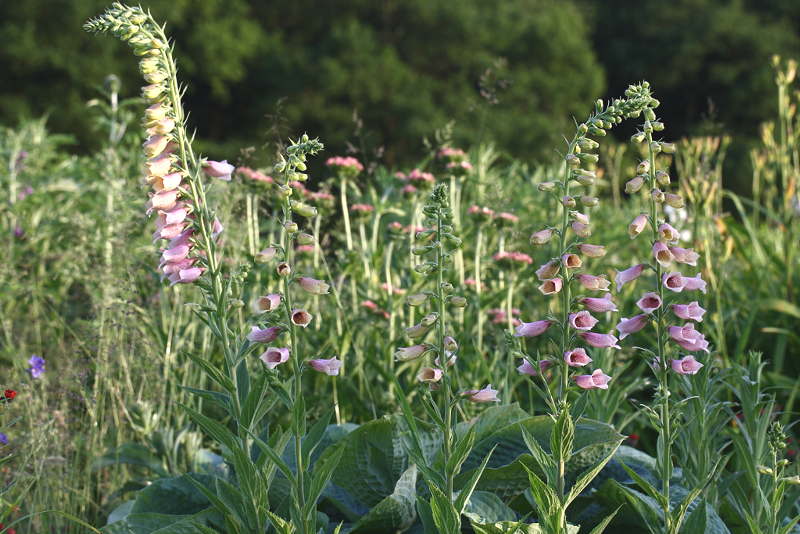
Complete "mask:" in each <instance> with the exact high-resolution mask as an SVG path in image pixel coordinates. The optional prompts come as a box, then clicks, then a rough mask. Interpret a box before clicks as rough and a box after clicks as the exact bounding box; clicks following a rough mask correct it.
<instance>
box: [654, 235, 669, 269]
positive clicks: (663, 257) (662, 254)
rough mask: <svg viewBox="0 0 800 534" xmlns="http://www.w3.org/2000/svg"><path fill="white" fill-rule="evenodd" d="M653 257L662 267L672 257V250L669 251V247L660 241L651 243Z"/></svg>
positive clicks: (667, 264) (665, 265) (667, 263)
mask: <svg viewBox="0 0 800 534" xmlns="http://www.w3.org/2000/svg"><path fill="white" fill-rule="evenodd" d="M653 257H654V258H655V259H656V261H657V262H658V263H660V264H661V266H662V267H668V266H669V264H670V262H671V261H672V260H673V259H674V258H673V257H672V252H670V251H669V247H667V245H665V244H664V243H662V242H661V241H656V242H655V243H653Z"/></svg>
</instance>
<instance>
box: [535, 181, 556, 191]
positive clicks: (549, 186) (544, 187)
mask: <svg viewBox="0 0 800 534" xmlns="http://www.w3.org/2000/svg"><path fill="white" fill-rule="evenodd" d="M538 188H539V191H542V192H546V191H555V188H556V183H555V182H542V183H540V184H539V185H538Z"/></svg>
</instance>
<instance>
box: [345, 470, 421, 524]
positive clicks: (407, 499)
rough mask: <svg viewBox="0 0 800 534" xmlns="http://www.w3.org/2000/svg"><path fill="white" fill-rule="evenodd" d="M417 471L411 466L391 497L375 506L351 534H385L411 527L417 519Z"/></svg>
mask: <svg viewBox="0 0 800 534" xmlns="http://www.w3.org/2000/svg"><path fill="white" fill-rule="evenodd" d="M416 485H417V469H416V466H414V465H411V467H409V468H408V469H406V471H405V473H403V474H402V476H401V477H400V480H398V481H397V484H396V485H395V488H394V491H393V492H392V494H391V495H389V496H388V497H386V498H385V499H383V500H382V501H380V502H379V503H378V504H376V505H375V506H373V507H372V508H371V509H370V511H369V512H367V514H366V515H364V516H363V517H361V518H360V519H359V520H358V521H357V522H356V524H355V525H353V528H352V530H350V534H383V533H385V532H396V531H398V530H400V531H401V530H405V529H407V528H408V527H410V526H411V525H412V524H413V523H414V520H415V519H416V518H417V514H416V508H415V505H416V498H417V490H416Z"/></svg>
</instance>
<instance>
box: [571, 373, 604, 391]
mask: <svg viewBox="0 0 800 534" xmlns="http://www.w3.org/2000/svg"><path fill="white" fill-rule="evenodd" d="M573 380H575V383H576V384H577V385H578V387H579V388H581V389H608V381H609V380H611V377H610V376H608V375H607V374H604V373H603V371H602V370H601V369H596V370H595V371H594V372H593V373H592V374H590V375H578V376H576V377H574V378H573Z"/></svg>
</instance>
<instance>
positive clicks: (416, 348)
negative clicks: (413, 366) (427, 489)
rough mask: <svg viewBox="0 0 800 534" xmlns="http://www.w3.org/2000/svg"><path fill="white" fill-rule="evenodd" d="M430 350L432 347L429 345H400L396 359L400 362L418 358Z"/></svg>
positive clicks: (395, 355) (395, 353)
mask: <svg viewBox="0 0 800 534" xmlns="http://www.w3.org/2000/svg"><path fill="white" fill-rule="evenodd" d="M429 350H430V348H429V347H428V346H427V345H411V346H410V347H400V348H399V349H397V350H396V351H395V352H394V359H395V360H397V361H398V362H407V361H410V360H416V359H417V358H419V357H420V356H422V355H423V354H425V353H426V352H428V351H429Z"/></svg>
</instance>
